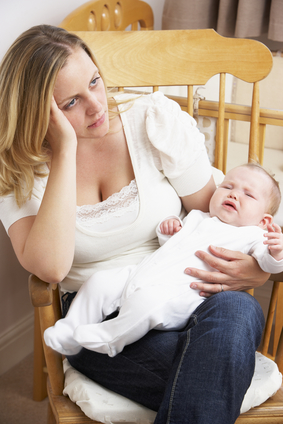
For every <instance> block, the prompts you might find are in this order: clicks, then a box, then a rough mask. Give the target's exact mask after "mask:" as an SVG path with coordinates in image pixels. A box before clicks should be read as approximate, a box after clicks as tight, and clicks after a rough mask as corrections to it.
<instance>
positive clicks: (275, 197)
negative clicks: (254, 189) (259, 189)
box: [241, 162, 281, 216]
mask: <svg viewBox="0 0 283 424" xmlns="http://www.w3.org/2000/svg"><path fill="white" fill-rule="evenodd" d="M241 166H242V167H243V166H244V167H247V168H250V169H252V170H254V171H256V172H261V173H262V174H264V175H266V176H267V177H268V179H269V181H270V189H271V190H270V199H269V200H270V202H269V206H268V210H267V211H266V213H269V214H270V215H272V216H273V215H275V213H276V212H277V211H278V208H279V205H280V202H281V191H280V187H279V183H278V181H276V180H275V178H274V175H272V174H271V173H270V172H268V171H267V170H266V169H264V168H263V166H261V165H260V164H259V163H257V162H250V163H246V164H244V165H241Z"/></svg>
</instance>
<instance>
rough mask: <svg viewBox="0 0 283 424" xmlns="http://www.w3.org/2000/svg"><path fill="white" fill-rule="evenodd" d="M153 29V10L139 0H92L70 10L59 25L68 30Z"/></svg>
mask: <svg viewBox="0 0 283 424" xmlns="http://www.w3.org/2000/svg"><path fill="white" fill-rule="evenodd" d="M130 25H131V30H132V31H134V30H138V29H141V30H151V29H153V12H152V9H151V7H150V5H149V4H147V3H145V2H144V1H141V0H119V1H117V0H93V1H89V2H87V3H84V4H83V5H81V6H80V7H78V8H77V9H75V10H74V11H73V12H71V13H70V14H69V15H68V16H66V18H65V19H64V20H63V21H62V22H61V24H60V25H59V26H60V27H61V28H65V29H67V30H68V31H123V30H125V29H126V28H127V27H129V26H130Z"/></svg>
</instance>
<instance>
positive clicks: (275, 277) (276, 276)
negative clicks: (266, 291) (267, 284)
mask: <svg viewBox="0 0 283 424" xmlns="http://www.w3.org/2000/svg"><path fill="white" fill-rule="evenodd" d="M269 280H271V281H279V282H283V272H280V273H279V274H271V276H270V278H269Z"/></svg>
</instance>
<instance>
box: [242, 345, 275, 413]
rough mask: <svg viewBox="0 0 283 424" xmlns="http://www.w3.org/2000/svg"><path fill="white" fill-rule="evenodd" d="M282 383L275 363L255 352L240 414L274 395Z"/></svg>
mask: <svg viewBox="0 0 283 424" xmlns="http://www.w3.org/2000/svg"><path fill="white" fill-rule="evenodd" d="M281 385H282V374H281V373H280V372H279V370H278V367H277V364H276V363H275V362H274V361H272V360H271V359H268V358H266V356H263V355H262V354H261V353H259V352H256V357H255V371H254V376H253V379H252V382H251V385H250V387H249V389H248V391H247V393H246V394H245V397H244V400H243V403H242V406H241V414H243V413H244V412H247V411H248V410H249V409H251V408H254V407H255V406H258V405H261V404H262V403H263V402H265V401H266V400H267V399H268V398H270V397H271V396H273V395H275V393H276V392H277V390H279V389H280V387H281Z"/></svg>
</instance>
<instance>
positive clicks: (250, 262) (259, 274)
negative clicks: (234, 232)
mask: <svg viewBox="0 0 283 424" xmlns="http://www.w3.org/2000/svg"><path fill="white" fill-rule="evenodd" d="M209 249H210V252H211V254H209V253H206V252H203V251H197V252H196V255H197V256H198V258H200V259H201V260H203V261H204V262H206V263H207V264H208V265H210V266H211V267H212V268H214V269H216V270H217V271H219V272H217V271H215V272H214V271H203V270H200V269H196V268H187V269H186V270H185V273H186V274H189V275H191V276H193V277H196V278H198V279H199V280H201V281H195V282H193V283H191V288H193V289H195V290H200V295H201V296H204V297H210V296H211V295H213V294H215V293H219V292H221V291H222V290H223V291H228V290H233V291H234V290H237V291H242V290H248V289H252V288H255V287H258V286H261V285H263V284H264V283H265V282H266V281H267V280H268V278H269V275H270V274H268V273H266V272H264V271H262V269H261V268H260V267H259V265H258V263H257V261H256V260H255V259H254V258H253V257H252V256H249V255H245V254H244V253H242V252H235V251H232V250H228V249H224V248H221V247H215V246H210V247H209Z"/></svg>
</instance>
